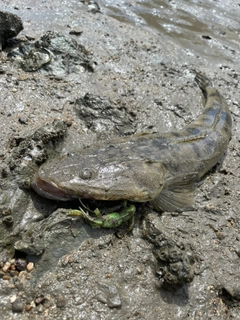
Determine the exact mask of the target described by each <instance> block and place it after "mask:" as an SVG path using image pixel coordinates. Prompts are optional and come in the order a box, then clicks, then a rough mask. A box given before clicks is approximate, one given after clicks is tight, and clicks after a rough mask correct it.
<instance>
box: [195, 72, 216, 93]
mask: <svg viewBox="0 0 240 320" xmlns="http://www.w3.org/2000/svg"><path fill="white" fill-rule="evenodd" d="M195 82H196V83H197V85H198V86H199V88H200V89H201V91H202V93H203V95H204V97H205V99H206V98H207V88H213V84H212V82H211V81H210V80H209V79H208V78H207V77H206V76H204V75H203V74H201V73H200V72H196V76H195Z"/></svg>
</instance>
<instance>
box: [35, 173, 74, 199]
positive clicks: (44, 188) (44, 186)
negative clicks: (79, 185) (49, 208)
mask: <svg viewBox="0 0 240 320" xmlns="http://www.w3.org/2000/svg"><path fill="white" fill-rule="evenodd" d="M31 187H32V188H33V189H34V190H35V191H36V192H37V193H38V194H39V195H40V196H42V197H44V198H47V199H51V200H60V201H69V200H71V199H73V197H72V196H71V195H69V194H68V193H66V192H65V191H63V190H61V189H59V188H58V187H57V185H54V184H53V183H49V182H47V181H44V180H42V179H40V178H39V176H37V175H36V176H35V177H34V179H33V181H32V183H31Z"/></svg>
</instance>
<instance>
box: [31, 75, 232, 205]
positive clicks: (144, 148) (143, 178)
mask: <svg viewBox="0 0 240 320" xmlns="http://www.w3.org/2000/svg"><path fill="white" fill-rule="evenodd" d="M195 80H196V82H197V84H198V85H199V87H200V89H201V91H202V93H203V96H204V99H205V106H204V108H203V110H202V113H201V114H200V115H199V116H198V117H197V118H196V120H194V121H193V122H192V123H190V124H189V125H187V126H186V127H185V128H184V129H182V130H179V131H175V132H167V133H163V134H162V133H152V134H142V135H133V136H128V137H124V138H122V137H119V138H116V139H113V140H110V141H105V142H99V143H95V144H93V145H92V146H90V147H88V148H85V149H81V150H75V151H73V152H70V153H68V154H66V155H63V156H60V157H57V158H55V159H52V160H50V161H48V162H46V163H45V164H43V165H42V166H41V167H40V168H39V171H38V172H37V174H36V175H35V177H34V179H33V181H32V187H33V189H35V190H36V191H37V192H38V193H39V194H40V195H42V196H44V197H46V198H49V199H56V200H63V201H67V200H70V199H73V198H88V199H96V200H131V201H135V202H146V201H150V202H151V203H152V205H153V207H154V208H155V209H156V210H159V211H173V210H178V209H183V208H185V207H188V206H190V205H191V204H192V199H193V190H194V186H195V185H196V182H198V181H199V180H200V179H201V178H202V177H203V175H204V174H205V173H206V172H207V171H209V170H210V169H211V168H212V167H213V166H214V165H215V164H216V163H217V162H218V161H219V159H220V158H221V157H222V156H223V155H224V153H225V151H226V149H227V146H228V142H229V140H230V137H231V128H232V119H231V114H230V111H229V108H228V106H227V103H226V101H225V100H224V98H223V97H222V96H221V94H220V93H219V92H218V90H217V89H216V88H214V86H213V85H212V83H211V82H210V81H209V80H208V79H207V78H206V77H205V76H203V75H201V74H197V75H196V77H195Z"/></svg>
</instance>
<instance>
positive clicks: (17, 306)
mask: <svg viewBox="0 0 240 320" xmlns="http://www.w3.org/2000/svg"><path fill="white" fill-rule="evenodd" d="M23 309H24V304H23V302H22V300H21V299H20V298H16V300H14V302H13V303H12V311H13V312H22V311H23Z"/></svg>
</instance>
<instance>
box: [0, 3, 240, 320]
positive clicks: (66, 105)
mask: <svg viewBox="0 0 240 320" xmlns="http://www.w3.org/2000/svg"><path fill="white" fill-rule="evenodd" d="M183 3H185V2H183ZM120 4H121V5H122V2H121V3H120ZM133 4H134V2H133ZM1 5H2V9H3V10H5V11H10V12H12V13H16V14H17V15H18V16H19V17H20V18H21V19H22V21H23V25H24V30H23V31H22V32H21V33H20V34H19V35H18V37H17V39H18V41H19V43H18V42H11V46H10V44H9V45H8V46H7V47H6V48H5V49H4V51H3V52H1V55H0V60H1V67H0V83H1V93H0V95H1V101H2V102H1V106H0V113H1V117H0V124H1V129H2V130H1V135H0V145H1V148H0V159H1V162H0V173H1V175H0V266H1V271H0V288H1V290H0V297H1V299H0V300H1V301H0V310H1V312H2V315H3V316H4V318H8V319H14V318H15V317H18V319H23V320H24V319H43V318H44V319H59V318H61V319H68V318H71V319H109V320H110V319H111V320H112V319H164V320H165V319H166V320H167V319H199V320H200V319H213V320H214V319H238V318H239V311H240V287H239V283H240V282H239V280H240V279H239V259H240V245H239V241H240V235H239V230H240V225H239V209H240V205H239V184H240V176H239V148H240V145H239V143H240V139H239V132H240V128H239V121H238V120H239V101H240V94H239V76H240V67H239V63H238V60H239V59H238V58H239V53H238V52H237V51H236V50H235V49H234V50H235V52H234V53H233V51H231V46H233V47H234V48H235V46H236V37H238V39H239V34H237V33H234V31H233V30H234V28H232V29H231V32H230V33H228V37H222V38H221V39H220V40H218V41H219V43H221V50H220V51H219V56H217V57H216V59H215V58H214V57H213V55H212V52H213V51H212V48H213V46H212V44H211V39H207V38H203V37H201V41H200V40H199V41H200V42H199V43H198V45H197V46H194V45H192V46H189V47H187V46H186V42H184V45H183V44H181V42H180V41H177V40H176V39H174V37H170V36H169V35H166V34H165V33H161V32H159V30H156V29H154V28H150V27H148V26H147V25H146V24H138V25H137V26H136V25H134V24H128V23H126V22H125V21H118V20H119V19H118V20H117V19H113V18H111V17H109V16H107V15H106V13H107V10H108V7H107V6H106V7H103V6H101V5H102V3H101V2H99V6H97V5H96V4H94V3H91V2H88V1H85V2H83V1H80V2H79V1H71V2H63V3H62V4H61V5H59V3H58V2H52V3H51V5H50V4H48V3H46V2H41V3H38V4H36V3H35V2H34V1H30V0H29V1H27V2H24V4H23V3H22V2H17V1H16V3H15V5H13V4H12V3H11V4H10V3H9V2H8V1H1ZM171 5H173V2H172V1H171ZM237 5H238V3H237V2H236V1H232V2H231V5H230V7H229V10H230V11H231V10H234V8H236V6H237ZM120 8H121V6H120ZM192 12H193V11H192ZM199 12H200V16H201V19H202V20H204V18H203V14H202V13H201V12H205V11H201V10H200V11H199ZM226 15H227V14H226ZM44 16H45V17H47V18H48V19H46V23H43V21H45V19H44ZM227 21H229V20H227ZM233 21H234V20H233ZM204 22H205V25H206V29H204V26H202V28H203V29H202V30H201V32H202V34H203V35H208V36H209V37H212V34H210V33H207V31H208V30H212V32H216V27H214V26H213V25H212V24H211V23H210V22H209V21H208V20H206V21H204ZM135 23H136V21H135ZM232 23H233V24H236V25H238V24H239V22H237V21H235V22H232ZM49 30H51V33H48V31H49ZM229 30H230V29H229ZM205 31H206V32H205ZM219 32H220V31H219ZM232 34H234V37H233V36H231V35H232ZM46 35H48V38H47V36H46ZM49 35H50V37H49ZM188 36H190V35H188ZM226 38H227V39H226ZM42 39H45V40H46V39H47V41H46V42H44V41H43V40H42ZM225 39H226V40H225ZM39 42H41V45H43V42H44V46H45V47H46V50H48V51H42V48H41V50H40V51H37V50H38V48H39V47H38V46H36V44H38V43H39ZM19 46H20V47H19ZM24 48H25V49H26V50H25V49H24ZM29 48H30V49H29ZM33 48H34V50H33ZM198 48H201V50H200V49H199V51H198ZM19 50H20V51H19ZM32 50H33V51H32ZM214 50H216V47H214ZM13 51H14V52H17V54H15V55H12V54H11V52H13ZM29 51H31V57H34V59H35V58H36V57H40V61H44V63H37V64H34V67H31V68H30V69H29V68H27V69H26V64H25V62H24V63H22V62H20V64H16V63H15V61H14V57H16V56H18V58H19V56H20V60H19V61H26V59H25V58H26V57H27V58H29ZM19 52H20V53H19ZM46 52H48V54H50V53H49V52H51V59H49V56H47V60H44V59H46ZM203 52H204V54H203ZM36 53H37V54H36ZM214 55H216V51H215V53H214ZM13 56H14V57H13ZM24 59H25V60H24ZM34 61H36V60H34ZM38 61H39V60H38ZM32 62H33V59H30V66H33V64H32ZM194 70H197V71H201V72H203V73H204V74H206V75H207V76H208V77H209V78H211V79H212V80H213V82H214V84H215V86H216V87H217V88H218V89H219V91H220V92H221V94H222V95H223V96H224V98H225V99H226V101H227V102H228V104H229V106H230V109H231V112H232V118H233V130H232V139H231V141H230V143H229V147H228V150H227V153H226V155H225V156H224V158H223V159H221V161H220V162H219V163H218V164H217V165H216V166H215V167H214V168H213V169H212V170H211V171H210V172H209V173H208V174H207V175H206V177H205V179H204V180H203V181H202V183H201V184H200V185H199V186H198V188H197V190H196V196H195V202H194V208H193V209H192V210H191V211H184V212H182V213H178V212H168V213H167V212H163V213H162V214H159V213H157V212H155V211H154V210H153V209H152V208H151V206H150V205H148V204H136V205H137V212H136V218H135V224H134V228H133V230H132V232H130V233H128V234H126V233H125V231H126V228H127V226H126V225H123V226H121V227H120V228H118V229H116V230H113V229H109V230H104V229H93V228H91V227H90V226H88V225H87V224H86V223H85V221H84V220H83V219H81V218H78V217H71V216H68V215H67V214H66V213H67V211H68V210H69V209H77V208H78V206H79V202H78V201H77V200H76V201H72V202H71V201H70V202H60V201H53V200H47V199H44V198H42V197H40V196H39V195H38V194H36V193H35V192H34V190H32V189H31V187H30V181H31V179H32V177H33V176H34V174H35V172H36V171H37V168H38V167H39V166H40V165H41V164H42V163H43V162H44V161H47V160H48V159H51V158H53V157H55V156H57V155H59V154H63V153H66V152H71V151H72V150H75V149H78V148H82V147H86V146H89V145H91V144H92V143H93V142H94V141H99V140H106V139H108V138H109V137H115V136H127V135H130V134H134V133H140V132H158V131H161V132H165V131H170V130H173V129H174V130H176V129H181V128H183V127H184V126H185V125H186V124H188V123H190V122H191V121H192V120H193V119H194V118H195V117H196V116H197V115H198V114H199V113H200V112H201V108H202V98H201V93H200V90H199V88H198V87H197V86H195V85H194V81H193V80H194ZM98 205H99V203H98ZM100 205H101V206H102V208H101V210H102V209H104V207H105V204H100ZM111 205H112V204H111ZM93 206H95V203H93Z"/></svg>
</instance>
